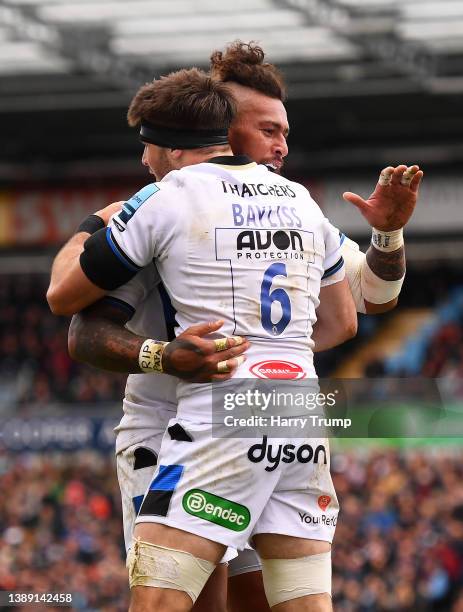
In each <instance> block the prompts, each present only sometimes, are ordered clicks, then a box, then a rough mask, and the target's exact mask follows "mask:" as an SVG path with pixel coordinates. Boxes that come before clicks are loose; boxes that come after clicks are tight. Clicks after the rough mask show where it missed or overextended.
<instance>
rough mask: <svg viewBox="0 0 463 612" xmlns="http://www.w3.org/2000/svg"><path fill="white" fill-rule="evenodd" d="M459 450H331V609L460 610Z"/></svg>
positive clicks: (462, 501) (462, 504) (462, 507)
mask: <svg viewBox="0 0 463 612" xmlns="http://www.w3.org/2000/svg"><path fill="white" fill-rule="evenodd" d="M462 458H463V453H462V451H461V450H460V449H458V450H454V451H451V450H450V449H448V450H445V451H442V450H440V451H437V450H432V449H431V448H429V449H426V450H421V451H419V452H418V451H407V452H405V451H402V452H398V451H396V450H387V451H372V452H371V453H368V454H364V455H362V454H359V453H355V454H353V453H338V454H337V455H335V456H334V460H333V468H334V469H333V473H334V479H335V486H336V491H337V495H338V497H339V499H340V503H341V514H340V518H339V521H338V525H337V528H336V537H335V546H334V556H333V564H334V565H333V576H334V583H333V597H334V608H335V610H336V611H337V612H386V611H390V610H391V611H392V610H394V612H428V611H442V612H444V611H445V612H462V611H463V484H462V483H463V479H462V477H463V463H462Z"/></svg>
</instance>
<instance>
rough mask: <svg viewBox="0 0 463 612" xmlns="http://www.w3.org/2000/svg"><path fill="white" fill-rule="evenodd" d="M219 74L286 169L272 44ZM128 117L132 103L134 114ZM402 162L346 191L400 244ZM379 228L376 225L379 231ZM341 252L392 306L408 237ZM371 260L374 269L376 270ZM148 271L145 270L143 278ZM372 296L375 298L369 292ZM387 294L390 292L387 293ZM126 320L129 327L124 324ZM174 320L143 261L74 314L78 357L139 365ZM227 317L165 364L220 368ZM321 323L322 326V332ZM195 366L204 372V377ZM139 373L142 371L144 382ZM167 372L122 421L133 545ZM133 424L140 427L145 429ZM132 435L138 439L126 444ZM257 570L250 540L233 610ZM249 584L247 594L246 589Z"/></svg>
mask: <svg viewBox="0 0 463 612" xmlns="http://www.w3.org/2000/svg"><path fill="white" fill-rule="evenodd" d="M211 74H212V76H213V77H214V78H215V79H218V80H221V81H223V82H226V83H227V84H228V85H229V87H230V90H231V91H232V93H233V95H234V97H235V100H236V102H237V114H236V116H235V118H234V120H233V123H232V126H231V128H230V131H229V140H230V144H231V145H232V148H233V151H234V153H239V154H248V156H249V157H251V158H252V159H255V160H257V161H259V162H261V163H266V164H268V165H270V166H271V167H272V168H273V170H275V171H277V172H280V171H281V169H282V167H283V163H284V158H285V156H286V155H287V152H288V151H287V144H286V137H287V134H288V129H289V128H288V124H287V118H286V112H285V110H284V106H283V101H284V99H285V95H286V94H285V85H284V82H283V79H282V77H281V75H280V73H279V72H278V70H277V69H276V68H275V67H274V66H273V65H271V64H268V63H264V53H263V51H262V49H261V48H260V47H259V46H257V45H253V44H249V45H247V44H244V43H240V42H236V43H233V44H232V45H230V46H229V47H228V48H227V50H226V51H225V53H222V52H215V53H214V54H213V55H212V57H211ZM131 110H132V122H133V123H136V121H134V120H133V119H134V117H135V116H136V112H135V111H136V109H135V108H134V107H131ZM130 117H131V113H130V111H129V122H130V121H131V118H130ZM157 161H159V160H157ZM161 161H162V160H161ZM143 163H144V164H145V165H146V166H148V168H150V171H151V172H153V168H152V166H153V161H152V160H151V163H150V158H149V154H148V152H147V150H146V148H145V152H144V155H143ZM404 170H405V168H404V167H399V168H398V169H396V171H394V172H392V173H391V171H390V169H386V171H385V172H383V174H382V178H381V179H380V183H379V184H378V186H377V187H376V190H375V192H374V193H373V194H372V196H371V197H370V199H369V200H368V201H363V200H361V198H359V196H355V195H354V194H345V195H346V199H349V200H350V201H352V202H353V203H354V204H356V205H357V206H358V207H359V208H360V209H361V211H362V212H363V213H364V215H365V217H366V218H367V219H368V220H369V221H370V220H371V221H372V222H374V223H375V225H376V226H378V229H379V230H381V231H382V232H383V233H384V234H386V237H385V238H384V239H386V238H387V231H388V227H390V228H392V231H391V232H390V233H391V236H390V238H394V239H395V240H396V243H397V244H398V242H400V240H399V241H398V239H397V236H398V234H394V233H393V231H394V229H395V227H394V225H395V226H399V225H400V226H403V225H404V224H405V223H406V221H407V220H408V218H409V216H410V215H411V213H412V212H413V208H414V205H415V203H416V193H417V188H418V185H419V182H420V180H421V176H422V173H421V172H420V171H418V168H417V167H411V168H410V169H408V171H407V172H405V178H404ZM400 179H401V180H400ZM382 183H384V184H382ZM386 183H388V184H386ZM407 183H408V184H407ZM118 208H119V207H118V206H114V207H112V208H111V207H108V208H107V209H105V210H104V211H99V214H100V215H101V218H103V219H104V221H105V222H107V221H108V219H109V216H110V214H112V213H113V212H115V210H116V209H118ZM393 218H394V219H395V222H394V223H392V222H391V224H390V225H389V226H386V225H385V224H384V223H383V222H385V221H386V219H387V220H389V219H393ZM397 229H398V227H397ZM88 233H91V232H88ZM379 233H380V232H377V235H379ZM341 240H343V237H341ZM348 245H349V246H348ZM346 247H347V248H346ZM343 256H344V259H345V261H346V273H347V276H348V278H349V282H350V287H351V291H352V293H353V295H354V298H355V302H356V305H357V309H358V310H359V311H361V312H364V311H365V310H366V312H367V313H374V312H382V311H385V310H387V309H390V308H392V307H394V305H395V303H396V301H397V300H396V295H397V294H398V292H399V290H400V284H401V280H403V275H404V258H403V248H402V246H401V245H399V246H398V248H396V249H394V250H392V251H391V250H390V249H389V250H388V249H381V250H380V249H378V248H375V247H373V246H372V247H370V249H369V251H368V253H367V257H366V258H365V255H364V254H362V253H360V252H359V251H358V247H357V246H356V245H355V244H354V243H350V241H348V240H347V239H344V243H343ZM367 268H370V269H371V270H372V274H373V276H376V278H374V283H373V284H372V285H371V283H370V285H371V286H370V287H369V286H368V282H367V281H368V279H369V277H371V274H370V275H369V273H368V271H367V272H365V270H367ZM373 270H375V271H376V275H375V273H374V272H373ZM362 273H363V274H362ZM143 275H145V278H144V279H143V278H142V277H143ZM381 277H383V278H381ZM370 280H371V279H370ZM397 281H399V282H397ZM150 283H151V284H150ZM375 283H376V284H375ZM382 285H384V286H382ZM375 291H376V292H377V293H376V294H375ZM365 296H367V297H369V298H370V300H373V301H369V300H366V299H365ZM389 297H391V299H388V298H389ZM134 310H135V314H134ZM164 312H167V321H168V324H167V325H166V320H165V319H164V316H163V313H164ZM153 313H157V314H158V317H157V319H155V317H153ZM317 314H318V315H319V320H320V323H321V322H322V320H323V308H319V309H318V313H317ZM148 315H149V316H148ZM169 317H170V318H169ZM127 322H128V324H127V327H124V324H125V323H127ZM172 323H173V319H172V315H171V314H169V308H168V307H166V300H165V295H164V293H163V290H162V289H161V290H160V285H159V279H158V278H156V277H155V275H154V274H153V273H152V270H150V273H149V274H148V273H147V271H143V272H141V273H139V274H138V275H137V277H135V278H134V279H132V280H131V281H129V283H127V285H126V286H125V287H121V288H119V289H118V290H116V291H115V292H113V294H112V298H111V299H107V298H103V300H101V301H100V302H98V303H97V304H94V305H93V306H91V307H90V308H88V309H87V310H86V311H84V312H81V313H79V314H78V315H76V316H75V317H74V319H73V322H72V324H71V328H70V334H69V338H70V341H69V343H70V349H71V354H72V355H73V356H74V357H75V358H77V359H79V360H82V361H86V362H87V363H91V364H92V365H95V366H97V367H100V368H105V369H110V370H116V371H126V372H140V366H139V361H138V357H139V353H140V348H141V345H142V343H143V340H144V339H145V338H146V337H147V336H150V335H152V336H155V337H157V338H159V339H167V338H168V337H169V336H168V335H167V334H168V328H171V327H172ZM320 323H318V324H317V325H316V326H315V332H314V336H313V337H314V338H315V341H316V344H315V350H323V349H324V348H328V347H329V346H333V344H332V343H331V341H330V338H329V329H330V314H329V312H327V314H326V318H325V325H323V324H320ZM214 325H215V327H214ZM219 326H220V322H217V323H216V324H211V325H210V327H209V328H208V327H207V325H206V324H204V325H203V326H202V327H201V328H199V327H198V329H197V330H196V329H193V328H190V330H186V331H185V332H184V334H182V335H181V336H179V337H178V338H177V340H176V341H175V342H179V341H180V342H182V336H184V335H185V340H184V341H183V342H182V346H181V347H180V348H181V350H173V349H174V345H175V342H173V343H171V344H170V346H171V347H172V349H171V350H170V351H169V352H168V351H165V352H164V354H163V369H164V371H165V372H169V373H171V374H173V375H177V376H180V377H182V378H184V379H186V380H197V381H199V380H201V381H204V382H205V381H207V380H210V379H211V378H213V375H214V374H216V372H217V370H215V369H214V368H215V367H216V365H217V359H218V357H217V355H219V354H218V353H216V352H215V347H214V344H213V341H211V340H208V339H206V338H205V337H203V334H205V333H207V331H214V330H217V329H219ZM130 330H132V331H130ZM152 330H154V331H152ZM188 332H190V333H188ZM317 332H319V337H318V338H317V336H316V335H317ZM137 334H138V335H137ZM239 341H241V340H239ZM234 344H235V340H234V339H233V338H229V339H228V341H227V347H233V348H228V350H229V351H230V350H232V351H235V353H227V357H228V358H229V361H228V365H229V367H230V368H233V367H236V365H237V364H238V363H239V362H237V361H234V360H233V358H234V357H235V355H236V356H238V355H239V354H240V353H241V351H243V350H244V349H245V348H247V347H248V344H247V343H246V344H241V345H238V346H234ZM211 357H214V358H216V361H215V362H212V361H211ZM201 360H202V361H201ZM205 360H209V361H208V362H207V366H206V365H205V363H204V362H205ZM198 368H199V370H201V368H202V373H201V377H200V376H198V375H197V370H198ZM193 371H195V372H196V378H195V376H194V375H193ZM159 377H161V378H159ZM147 378H150V380H149V384H148V383H147V382H146V379H147ZM136 379H140V380H139V381H138V382H137V380H136ZM141 379H143V381H144V382H143V394H140V395H139V396H138V401H141V402H142V404H143V405H139V404H137V403H136V402H134V401H133V399H134V398H133V397H132V394H131V386H132V387H133V388H134V389H135V383H137V385H141V384H142V383H141ZM162 379H168V377H166V376H164V375H163V374H158V375H157V377H155V378H151V377H146V376H145V375H143V374H132V375H131V376H130V377H129V381H128V387H127V393H126V398H125V400H124V409H125V415H124V417H123V419H122V421H121V425H120V426H119V428H118V442H117V460H118V473H119V479H120V485H121V494H122V498H123V506H124V527H125V529H124V532H125V536H126V544H127V547H129V546H130V534H131V529H132V526H133V521H134V517H135V515H134V503H135V502H134V500H135V499H138V498H139V497H140V495H142V494H143V492H144V491H145V489H146V487H147V485H148V484H149V481H150V477H151V475H152V471H153V469H154V468H153V465H154V463H155V461H156V458H157V453H158V451H159V445H160V438H161V436H162V432H163V431H164V429H165V427H166V424H167V422H168V420H169V418H170V416H172V414H173V413H174V411H175V398H174V399H172V396H171V398H170V399H169V398H168V397H166V396H167V395H168V394H167V393H163V390H165V389H166V386H167V383H166V382H165V380H162ZM134 395H135V394H134ZM170 400H172V401H170ZM147 408H151V410H150V419H151V425H150V424H149V423H148V422H147V418H146V415H147V412H148V411H147ZM153 408H155V410H153ZM134 434H138V437H137V435H134ZM129 442H133V444H130V445H128V444H129ZM140 457H143V458H144V459H145V463H143V461H142V460H141V459H140V460H139V458H140ZM137 462H138V464H139V465H137ZM259 570H260V563H259V561H258V559H257V557H256V555H255V553H254V552H253V551H251V550H249V551H248V550H246V551H243V553H240V555H239V556H238V558H237V559H235V560H233V561H232V562H231V563H230V567H229V571H230V575H231V576H233V578H232V579H231V580H229V610H231V611H234V612H238V610H243V611H244V610H247V609H250V608H252V609H254V610H255V611H256V612H257V611H258V610H268V609H269V608H268V604H267V603H266V600H265V597H264V595H263V589H262V579H261V575H260V571H259ZM209 583H211V586H210V588H211V591H213V590H214V589H216V590H217V584H219V582H217V584H216V585H215V586H214V585H213V584H212V582H211V580H210V581H209ZM209 583H208V586H207V587H206V589H205V590H204V591H203V593H202V594H201V596H200V598H199V599H198V601H197V604H196V605H195V608H194V609H202V608H201V598H203V601H204V602H205V603H204V609H221V608H219V607H216V608H212V607H211V604H210V601H215V602H216V603H215V604H214V605H218V604H217V599H214V597H215V595H214V594H212V595H211V597H212V600H208V599H207V596H208V595H207V589H208V587H209ZM219 588H220V587H219ZM244 592H245V593H246V596H245V597H244V598H243V593H244ZM205 596H206V598H205ZM219 599H220V598H219ZM221 605H223V602H222V604H221Z"/></svg>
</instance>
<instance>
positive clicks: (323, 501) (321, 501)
mask: <svg viewBox="0 0 463 612" xmlns="http://www.w3.org/2000/svg"><path fill="white" fill-rule="evenodd" d="M330 502H331V497H330V496H329V495H320V497H319V498H318V505H319V506H320V508H321V509H322V510H323V512H325V510H326V509H327V508H328V506H329V505H330Z"/></svg>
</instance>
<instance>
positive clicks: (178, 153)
mask: <svg viewBox="0 0 463 612" xmlns="http://www.w3.org/2000/svg"><path fill="white" fill-rule="evenodd" d="M168 151H169V155H170V157H171V159H174V160H175V161H178V160H179V159H180V158H181V157H182V154H183V149H169V150H168Z"/></svg>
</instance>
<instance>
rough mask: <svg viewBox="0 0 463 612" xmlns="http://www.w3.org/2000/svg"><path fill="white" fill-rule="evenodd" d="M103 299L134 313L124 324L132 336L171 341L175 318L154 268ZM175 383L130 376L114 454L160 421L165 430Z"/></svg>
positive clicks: (170, 378)
mask: <svg viewBox="0 0 463 612" xmlns="http://www.w3.org/2000/svg"><path fill="white" fill-rule="evenodd" d="M105 299H107V300H110V301H111V300H117V302H119V303H121V302H122V305H125V306H126V307H128V309H129V310H130V311H131V313H133V316H132V318H131V319H130V321H129V322H128V323H127V324H126V327H127V329H129V330H130V331H132V332H133V333H135V334H138V335H140V336H143V337H145V338H153V339H155V340H172V339H173V337H174V331H173V326H174V324H175V323H174V316H175V314H174V313H173V312H172V311H171V308H172V306H171V304H170V301H169V298H168V296H167V293H166V292H165V289H164V288H163V286H162V284H161V279H160V277H159V274H158V272H157V270H156V267H155V266H154V265H153V264H151V265H149V266H147V267H146V268H144V269H143V270H141V271H140V272H139V273H138V274H137V275H136V276H134V277H133V278H132V279H131V280H130V281H129V282H128V283H126V284H125V285H122V286H121V287H119V288H118V289H116V290H115V291H112V292H111V293H109V294H108V295H107V296H106V298H105ZM177 383H178V380H177V379H176V378H174V377H173V376H168V375H167V374H129V376H128V377H127V384H126V387H125V396H124V399H123V402H122V407H123V411H124V414H123V416H122V419H121V421H120V423H119V425H118V426H117V427H116V429H115V431H116V433H117V438H116V453H119V452H121V451H122V450H124V449H126V448H128V447H129V446H132V444H138V443H141V442H142V441H143V440H145V439H146V438H148V437H150V435H152V431H153V429H158V426H159V422H160V420H162V424H163V426H165V420H166V411H171V412H172V416H175V412H176V410H177V397H176V388H177Z"/></svg>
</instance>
